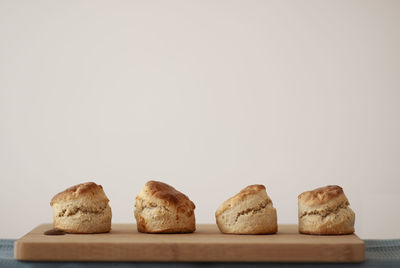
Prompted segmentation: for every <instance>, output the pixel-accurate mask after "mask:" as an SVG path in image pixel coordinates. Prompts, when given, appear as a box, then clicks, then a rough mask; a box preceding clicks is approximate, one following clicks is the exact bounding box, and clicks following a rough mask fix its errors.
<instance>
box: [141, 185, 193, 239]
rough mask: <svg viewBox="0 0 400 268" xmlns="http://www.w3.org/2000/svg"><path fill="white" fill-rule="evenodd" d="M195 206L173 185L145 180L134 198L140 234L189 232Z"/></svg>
mask: <svg viewBox="0 0 400 268" xmlns="http://www.w3.org/2000/svg"><path fill="white" fill-rule="evenodd" d="M194 209H195V205H194V204H193V202H192V201H190V199H189V198H188V197H187V196H186V195H184V194H183V193H181V192H179V191H177V190H176V189H175V188H173V187H172V186H170V185H168V184H166V183H163V182H159V181H148V182H147V183H146V184H145V186H144V187H143V189H142V190H141V191H140V193H139V194H138V196H137V197H136V202H135V213H134V214H135V218H136V222H137V229H138V231H139V232H142V233H191V232H194V231H195V230H196V223H195V216H194Z"/></svg>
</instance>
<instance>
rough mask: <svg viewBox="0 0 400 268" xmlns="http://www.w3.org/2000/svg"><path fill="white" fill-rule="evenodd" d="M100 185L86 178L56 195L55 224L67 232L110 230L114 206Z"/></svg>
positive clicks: (89, 232) (82, 232)
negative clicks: (112, 207)
mask: <svg viewBox="0 0 400 268" xmlns="http://www.w3.org/2000/svg"><path fill="white" fill-rule="evenodd" d="M108 201H109V200H108V198H107V196H106V194H105V193H104V191H103V187H101V185H97V184H96V183H94V182H86V183H82V184H78V185H75V186H72V187H70V188H68V189H66V190H65V191H63V192H61V193H58V194H57V195H55V196H54V197H53V199H52V200H51V202H50V205H51V206H52V207H53V225H54V228H55V229H58V230H62V231H65V232H67V233H78V234H91V233H105V232H109V231H110V230H111V207H110V206H109V204H108Z"/></svg>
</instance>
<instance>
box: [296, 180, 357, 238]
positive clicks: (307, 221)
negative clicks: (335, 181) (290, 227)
mask: <svg viewBox="0 0 400 268" xmlns="http://www.w3.org/2000/svg"><path fill="white" fill-rule="evenodd" d="M349 205H350V203H349V201H348V200H347V197H346V196H345V194H344V192H343V189H342V188H341V187H340V186H337V185H329V186H325V187H320V188H317V189H315V190H312V191H307V192H304V193H302V194H300V195H299V196H298V216H299V232H300V233H304V234H318V235H339V234H352V233H353V232H354V221H355V214H354V212H353V210H352V209H351V208H350V207H349Z"/></svg>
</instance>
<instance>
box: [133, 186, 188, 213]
mask: <svg viewBox="0 0 400 268" xmlns="http://www.w3.org/2000/svg"><path fill="white" fill-rule="evenodd" d="M137 198H138V199H146V200H149V201H152V200H153V201H154V202H156V203H158V202H161V203H163V204H165V205H169V206H176V207H180V206H187V207H188V208H189V209H191V210H193V209H195V205H194V203H193V202H192V201H191V200H190V199H189V197H187V196H186V195H185V194H183V193H181V192H179V191H178V190H176V189H175V188H174V187H172V186H171V185H168V184H166V183H164V182H160V181H153V180H152V181H148V182H147V183H146V184H145V185H144V187H143V189H142V190H141V192H140V193H139V195H138V196H137Z"/></svg>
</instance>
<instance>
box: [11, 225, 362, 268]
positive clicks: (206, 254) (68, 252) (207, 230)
mask: <svg viewBox="0 0 400 268" xmlns="http://www.w3.org/2000/svg"><path fill="white" fill-rule="evenodd" d="M51 228H52V225H51V224H43V225H40V226H38V227H37V228H35V229H34V230H32V231H31V232H30V233H28V234H26V235H25V236H23V237H22V238H20V239H19V240H17V241H16V243H15V247H14V251H15V252H14V254H15V258H16V259H17V260H26V261H167V262H170V261H200V262H206V261H207V262H213V261H226V262H233V261H237V262H256V261H257V262H260V261H267V262H362V261H363V260H364V257H365V256H364V255H365V249H364V242H363V241H362V240H361V239H360V238H358V237H357V236H356V235H339V236H318V235H315V236H314V235H303V234H299V233H298V232H297V225H279V231H278V233H277V234H274V235H229V234H222V233H220V232H219V230H218V228H217V226H216V225H211V224H200V225H197V230H196V232H195V233H192V234H143V233H139V232H137V230H136V225H134V224H114V225H113V226H112V231H111V232H110V233H106V234H65V235H44V232H45V231H47V230H49V229H51Z"/></svg>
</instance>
